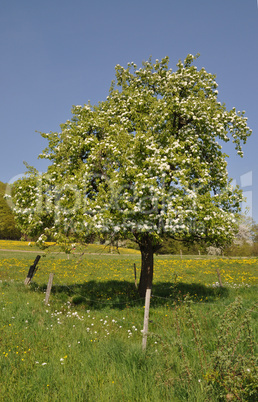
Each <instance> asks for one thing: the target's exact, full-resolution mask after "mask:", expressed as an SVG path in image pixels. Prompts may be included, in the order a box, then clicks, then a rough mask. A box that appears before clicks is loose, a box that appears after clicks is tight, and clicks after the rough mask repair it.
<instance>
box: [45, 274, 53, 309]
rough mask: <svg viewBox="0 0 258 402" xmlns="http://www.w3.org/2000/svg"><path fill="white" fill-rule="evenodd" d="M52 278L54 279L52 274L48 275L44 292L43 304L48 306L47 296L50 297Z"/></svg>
mask: <svg viewBox="0 0 258 402" xmlns="http://www.w3.org/2000/svg"><path fill="white" fill-rule="evenodd" d="M53 278H54V274H53V273H51V274H49V280H48V284H47V291H46V297H45V304H48V300H49V296H50V293H51V289H52V284H53Z"/></svg>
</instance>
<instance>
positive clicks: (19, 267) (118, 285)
mask: <svg viewBox="0 0 258 402" xmlns="http://www.w3.org/2000/svg"><path fill="white" fill-rule="evenodd" d="M33 260H34V255H30V256H28V255H27V254H26V255H24V253H20V254H14V255H9V257H8V256H7V255H4V256H2V258H1V260H0V261H1V268H0V280H1V282H0V317H1V321H0V348H1V352H0V353H1V354H0V370H1V371H0V389H1V394H0V400H3V401H5V400H8V401H9V400H10V401H12V400H13V401H14V400H22V401H61V400H62V401H63V400H67V401H121V400H122V401H147V400H148V401H171V400H172V401H200V402H201V401H227V400H236V401H237V400H248V401H256V399H257V389H256V388H255V387H256V381H257V371H256V370H257V368H256V367H257V366H256V361H255V356H256V350H255V340H256V334H257V322H258V320H257V318H258V317H257V306H256V305H255V302H256V290H257V289H256V287H255V273H256V270H257V260H246V262H245V263H244V262H243V260H221V259H218V260H212V261H209V260H193V259H187V260H185V261H184V260H183V261H182V260H181V259H178V260H177V259H174V258H169V257H162V258H160V257H157V258H156V261H155V263H156V267H157V269H156V277H155V282H154V285H153V289H152V295H153V297H152V299H151V309H150V323H149V334H148V340H147V350H146V352H145V353H143V352H142V350H141V340H142V333H141V330H142V326H143V315H144V300H143V299H140V298H139V297H138V294H137V292H136V290H135V288H134V278H133V263H134V262H136V264H137V266H139V259H138V256H137V255H136V256H126V255H123V256H106V255H105V256H103V255H102V256H98V255H92V256H84V257H82V258H81V259H79V258H75V257H74V258H70V259H69V260H67V259H65V258H60V255H54V256H47V257H44V258H43V257H42V258H41V260H40V263H39V268H38V271H37V273H36V275H35V277H34V278H33V283H32V284H31V285H30V286H28V287H25V286H24V283H23V282H24V279H25V277H26V275H27V271H28V268H29V265H31V263H32V262H33ZM217 268H219V269H220V272H221V276H222V281H223V283H224V284H225V286H224V287H223V288H220V287H219V286H217V283H216V282H217V276H216V275H217V274H216V269H217ZM50 272H54V273H55V276H54V285H53V289H52V292H51V296H50V300H49V305H47V306H46V305H45V303H44V299H45V291H46V283H47V280H48V275H49V273H50ZM231 278H232V280H231ZM242 279H243V280H242Z"/></svg>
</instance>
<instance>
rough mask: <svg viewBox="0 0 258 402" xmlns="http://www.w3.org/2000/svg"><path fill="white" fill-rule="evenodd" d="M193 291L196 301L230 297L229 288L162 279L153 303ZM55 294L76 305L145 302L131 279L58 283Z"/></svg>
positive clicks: (40, 287)
mask: <svg viewBox="0 0 258 402" xmlns="http://www.w3.org/2000/svg"><path fill="white" fill-rule="evenodd" d="M31 290H33V291H38V292H45V291H46V285H38V284H37V283H34V282H33V283H32V284H31ZM186 295H189V296H190V297H191V298H192V299H193V300H195V301H205V302H214V301H215V300H217V299H218V298H221V297H227V296H228V289H226V288H220V287H215V288H213V287H208V286H205V285H200V284H196V283H192V284H187V283H180V282H178V283H172V282H159V283H156V284H154V285H153V288H152V300H151V305H152V307H155V306H156V307H158V306H162V305H165V304H166V305H168V304H170V305H172V304H174V303H175V302H176V303H180V302H182V301H183V300H184V298H185V296H186ZM51 297H53V298H55V299H56V300H61V301H62V302H67V301H70V302H71V303H72V304H74V305H78V304H82V305H84V306H85V307H89V308H94V309H103V308H105V307H111V308H117V309H124V308H127V307H129V306H143V305H144V303H145V299H144V298H141V297H140V296H139V294H138V292H137V289H136V288H135V286H134V284H133V283H131V282H127V281H115V280H114V281H106V282H98V281H94V280H92V281H89V282H85V283H83V284H73V285H69V286H68V285H54V286H53V287H52V290H51Z"/></svg>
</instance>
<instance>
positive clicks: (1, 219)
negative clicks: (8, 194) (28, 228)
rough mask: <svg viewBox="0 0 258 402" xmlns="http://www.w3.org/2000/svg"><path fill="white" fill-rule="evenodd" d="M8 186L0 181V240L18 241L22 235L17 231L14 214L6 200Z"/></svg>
mask: <svg viewBox="0 0 258 402" xmlns="http://www.w3.org/2000/svg"><path fill="white" fill-rule="evenodd" d="M5 189H6V184H5V183H2V182H1V181H0V239H8V240H18V239H20V238H21V233H20V231H19V230H18V229H17V227H16V224H15V220H14V214H13V212H12V210H11V208H10V207H9V206H8V204H7V202H6V200H5V199H4V195H5Z"/></svg>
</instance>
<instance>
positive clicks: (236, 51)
mask: <svg viewBox="0 0 258 402" xmlns="http://www.w3.org/2000/svg"><path fill="white" fill-rule="evenodd" d="M0 52H1V53H0V54H1V57H0V133H1V148H0V149H1V151H0V180H1V181H3V182H9V181H10V180H11V179H12V178H14V177H15V176H17V175H19V174H21V173H23V172H24V171H25V167H24V165H23V161H26V162H28V163H29V164H31V165H33V166H35V167H36V168H37V169H39V170H41V171H44V170H46V167H47V162H46V161H42V160H38V159H37V156H38V155H39V154H40V152H41V151H42V149H44V148H45V147H46V146H47V142H46V140H44V139H43V138H41V136H40V134H38V133H37V132H36V131H41V132H49V131H59V125H60V124H61V123H63V122H65V121H66V120H67V119H69V118H70V117H71V107H72V105H79V104H84V103H87V102H88V100H90V101H91V103H92V104H96V103H98V102H99V101H101V100H104V99H105V98H106V96H107V95H108V90H109V87H110V83H111V81H112V79H114V77H115V65H116V64H121V65H123V66H126V64H127V63H128V62H131V61H133V62H135V63H136V64H137V65H138V66H140V65H141V63H142V61H143V60H146V59H148V58H149V56H152V57H153V59H154V60H155V59H161V58H162V57H164V56H169V58H170V66H171V67H172V68H173V69H175V67H176V63H177V61H178V59H184V58H185V57H186V55H187V54H188V53H191V54H197V53H200V57H199V59H198V60H197V61H196V65H197V67H198V68H201V67H205V69H206V70H207V71H208V72H211V73H213V74H216V75H217V83H218V85H219V87H218V90H219V100H220V101H221V102H225V103H226V106H227V108H232V107H233V106H235V107H236V109H237V110H245V111H246V116H247V117H248V125H249V126H250V127H251V128H252V130H253V134H252V136H251V137H250V138H249V140H248V143H247V144H246V146H245V147H244V158H243V159H241V158H240V157H238V156H236V155H235V150H234V147H233V146H229V145H228V144H227V146H226V147H225V152H227V153H228V154H229V156H230V157H229V160H228V170H229V175H230V177H232V178H234V179H235V180H236V183H237V184H239V185H240V186H241V187H242V188H243V190H244V192H245V195H246V196H247V199H248V204H249V205H250V206H251V201H252V210H250V211H249V215H251V214H252V216H253V218H254V219H255V220H256V222H258V202H257V201H258V156H257V149H258V139H257V133H258V118H257V116H258V113H257V107H258V79H257V72H258V67H257V66H258V6H257V1H256V0H216V1H215V0H195V1H193V0H158V1H157V0H156V1H153V0H131V1H123V0H109V1H104V0H95V1H94V2H93V1H88V0H44V1H37V0H22V1H21V0H1V2H0Z"/></svg>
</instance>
